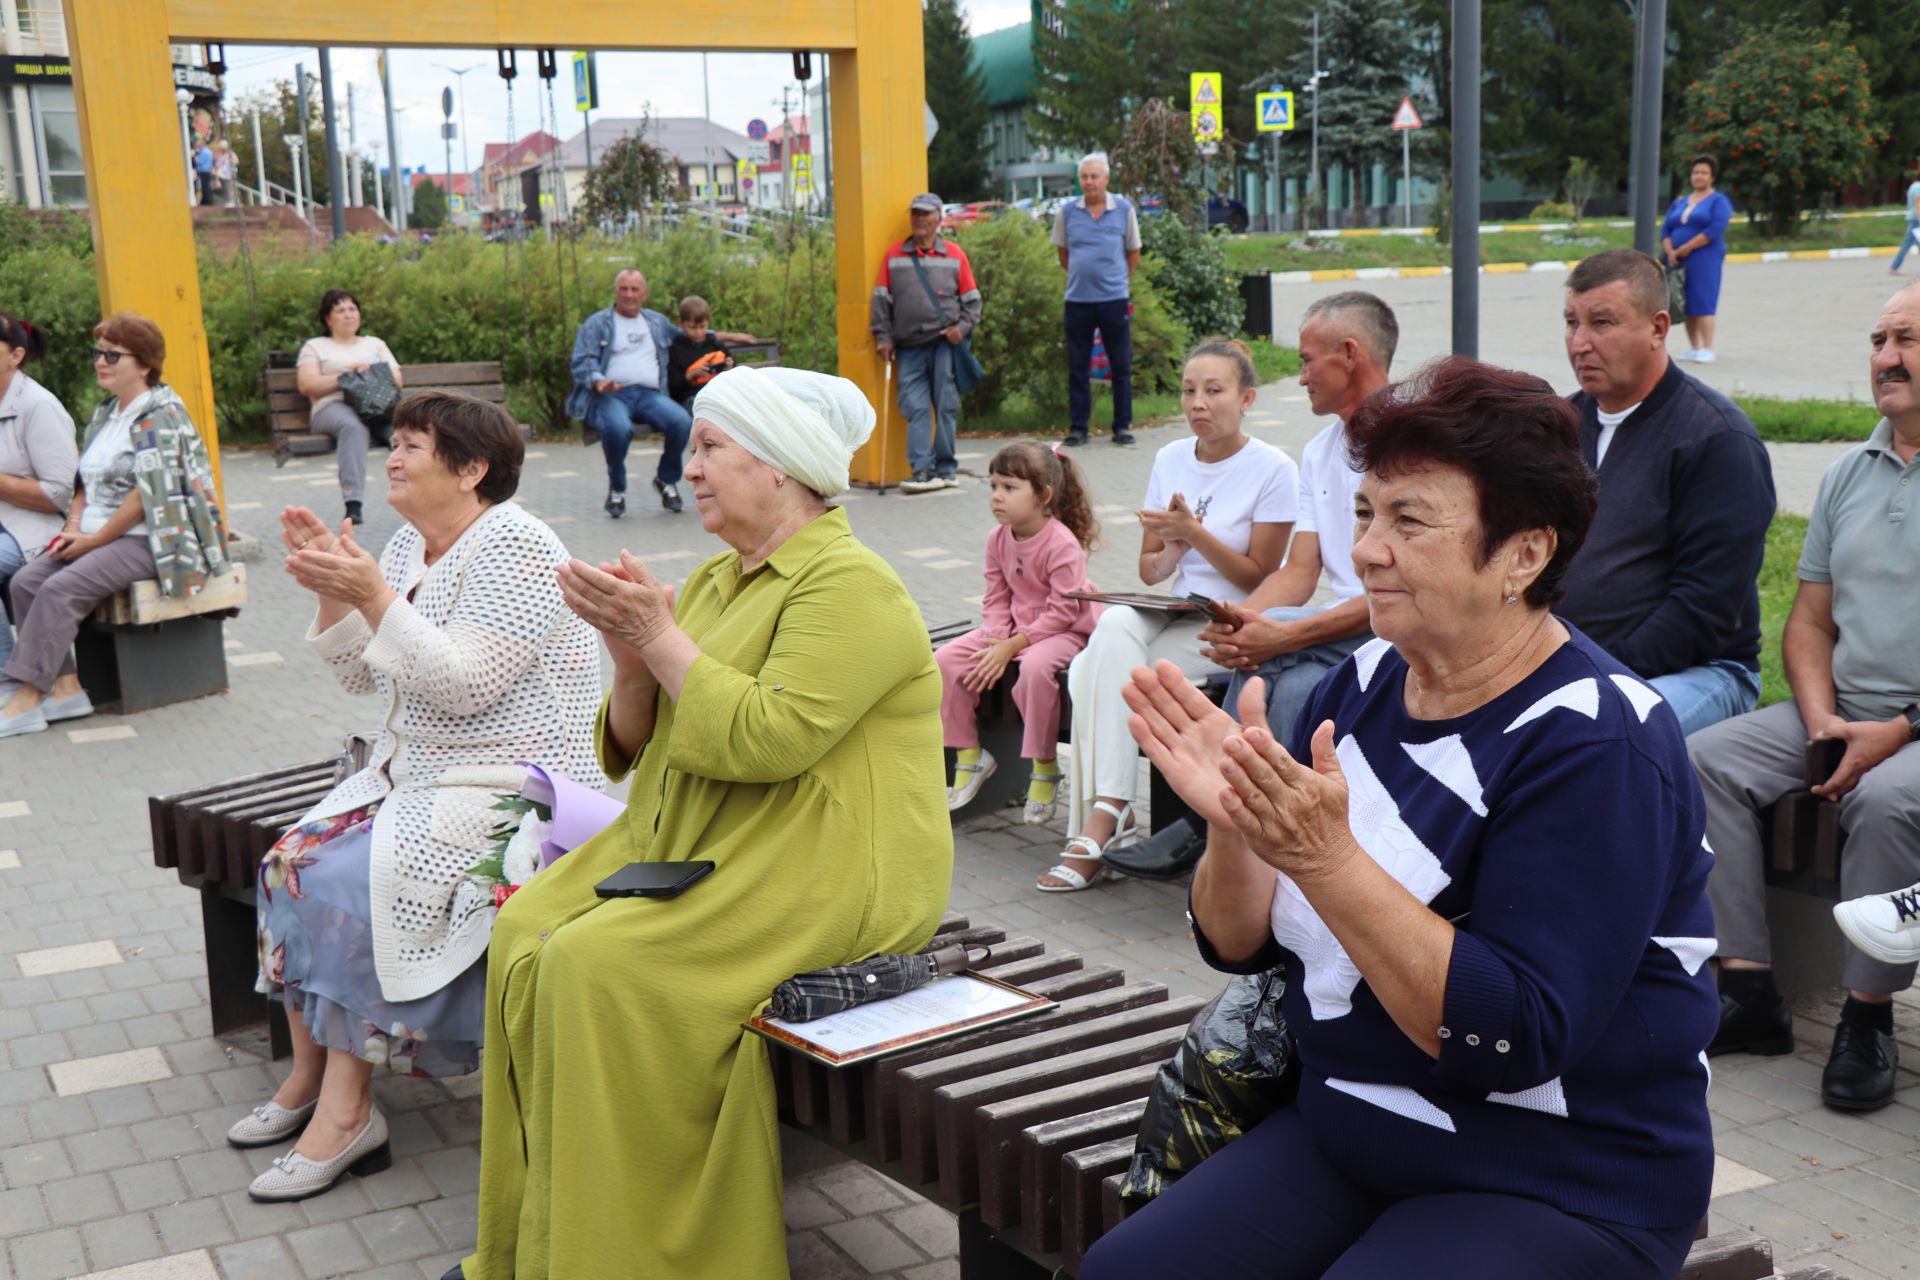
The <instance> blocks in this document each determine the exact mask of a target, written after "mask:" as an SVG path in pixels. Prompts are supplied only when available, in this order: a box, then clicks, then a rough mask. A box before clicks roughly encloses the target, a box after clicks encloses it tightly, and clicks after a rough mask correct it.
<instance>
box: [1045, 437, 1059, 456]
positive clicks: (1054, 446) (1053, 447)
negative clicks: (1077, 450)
mask: <svg viewBox="0 0 1920 1280" xmlns="http://www.w3.org/2000/svg"><path fill="white" fill-rule="evenodd" d="M1047 447H1048V448H1049V449H1051V450H1052V451H1053V456H1054V457H1056V458H1057V457H1059V456H1060V441H1058V440H1055V441H1054V442H1053V443H1052V444H1050V445H1048V446H1047Z"/></svg>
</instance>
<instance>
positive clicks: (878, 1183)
mask: <svg viewBox="0 0 1920 1280" xmlns="http://www.w3.org/2000/svg"><path fill="white" fill-rule="evenodd" d="M807 1181H808V1183H809V1184H810V1185H811V1186H812V1187H813V1189H814V1190H816V1191H819V1192H821V1193H822V1194H824V1195H825V1196H826V1197H827V1198H828V1199H830V1200H832V1201H833V1202H834V1203H835V1204H837V1205H839V1206H840V1207H841V1208H842V1209H844V1210H846V1211H847V1213H848V1214H849V1215H850V1216H853V1217H859V1216H860V1215H862V1214H867V1213H875V1212H878V1211H879V1210H882V1209H893V1208H898V1207H899V1206H900V1205H902V1204H904V1203H905V1200H904V1199H903V1198H902V1196H901V1194H900V1188H899V1187H898V1185H897V1184H895V1183H893V1182H891V1181H889V1180H888V1179H886V1178H884V1177H882V1176H880V1175H879V1174H877V1173H875V1172H873V1170H871V1169H869V1168H867V1167H866V1166H865V1165H861V1164H855V1163H853V1162H852V1161H848V1162H847V1163H845V1164H841V1165H836V1166H834V1167H832V1168H830V1169H825V1170H822V1171H821V1172H820V1173H817V1174H814V1175H813V1176H812V1177H810V1178H808V1179H807Z"/></svg>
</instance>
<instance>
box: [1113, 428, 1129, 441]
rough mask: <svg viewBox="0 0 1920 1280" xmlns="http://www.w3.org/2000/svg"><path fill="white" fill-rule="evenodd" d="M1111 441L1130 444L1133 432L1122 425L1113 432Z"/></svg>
mask: <svg viewBox="0 0 1920 1280" xmlns="http://www.w3.org/2000/svg"><path fill="white" fill-rule="evenodd" d="M1113 442H1114V443H1115V444H1132V443H1133V432H1131V431H1129V430H1127V429H1126V428H1125V427H1122V428H1120V429H1119V430H1118V431H1116V432H1114V433H1113Z"/></svg>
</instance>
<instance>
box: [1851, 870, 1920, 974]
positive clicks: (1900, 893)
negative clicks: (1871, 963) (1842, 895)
mask: <svg viewBox="0 0 1920 1280" xmlns="http://www.w3.org/2000/svg"><path fill="white" fill-rule="evenodd" d="M1833 918H1834V919H1835V920H1836V921H1838V922H1839V924H1840V932H1842V933H1844V934H1846V935H1847V941H1848V942H1851V943H1852V944H1853V945H1854V946H1856V947H1858V948H1860V949H1861V950H1862V951H1864V952H1866V953H1867V954H1868V955H1870V956H1872V957H1873V958H1874V959H1875V960H1878V961H1880V962H1881V963H1882V964H1912V963H1914V961H1916V960H1920V884H1910V885H1908V886H1907V887H1906V888H1904V889H1895V890H1894V891H1893V892H1892V893H1875V894H1869V895H1868V896H1866V897H1864V898H1854V899H1852V900H1850V901H1847V902H1836V903H1834V904H1833Z"/></svg>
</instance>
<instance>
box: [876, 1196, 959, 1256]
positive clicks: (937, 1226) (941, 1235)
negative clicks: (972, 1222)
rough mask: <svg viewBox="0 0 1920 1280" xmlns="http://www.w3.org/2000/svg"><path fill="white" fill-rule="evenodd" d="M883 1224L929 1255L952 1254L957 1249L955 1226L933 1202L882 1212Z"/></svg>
mask: <svg viewBox="0 0 1920 1280" xmlns="http://www.w3.org/2000/svg"><path fill="white" fill-rule="evenodd" d="M886 1218H887V1224H888V1225H889V1226H891V1227H892V1228H893V1229H894V1230H895V1231H898V1232H899V1233H900V1234H901V1235H903V1236H905V1237H906V1238H907V1239H908V1240H910V1241H912V1242H913V1244H914V1245H915V1247H917V1248H918V1249H919V1250H920V1252H922V1253H924V1254H926V1255H927V1256H928V1257H929V1258H945V1257H950V1256H955V1255H957V1254H958V1253H959V1251H960V1236H959V1228H958V1226H957V1225H956V1224H955V1222H954V1217H953V1215H952V1214H951V1213H948V1212H947V1211H946V1210H945V1209H942V1208H941V1207H940V1206H939V1205H937V1204H925V1203H922V1204H915V1205H908V1206H907V1207H906V1208H904V1209H895V1210H893V1211H892V1212H890V1213H888V1214H887V1215H886Z"/></svg>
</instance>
